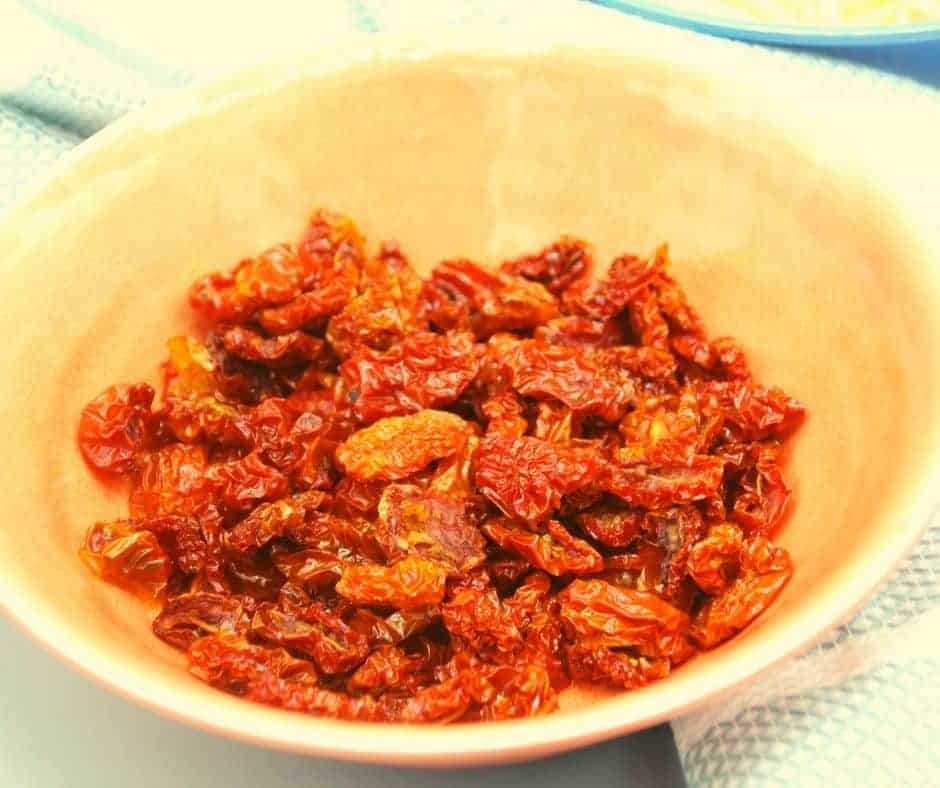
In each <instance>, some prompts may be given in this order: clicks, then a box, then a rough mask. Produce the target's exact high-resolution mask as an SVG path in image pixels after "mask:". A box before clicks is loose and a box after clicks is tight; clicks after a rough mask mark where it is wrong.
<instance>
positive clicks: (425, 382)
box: [340, 332, 479, 422]
mask: <svg viewBox="0 0 940 788" xmlns="http://www.w3.org/2000/svg"><path fill="white" fill-rule="evenodd" d="M478 367H479V353H478V352H477V348H476V347H475V346H474V342H473V337H472V335H470V334H466V333H454V334H447V335H441V334H431V333H428V332H418V333H414V334H409V335H408V336H406V337H405V338H404V339H403V340H402V341H401V342H400V343H398V344H396V345H394V346H393V347H391V348H389V349H388V350H386V351H376V350H372V349H370V348H360V349H359V350H358V351H357V352H355V353H353V354H352V355H351V356H350V357H349V358H347V359H346V361H344V362H343V364H342V366H341V367H340V371H341V372H342V375H343V380H344V381H345V382H346V387H347V396H348V397H349V398H350V400H352V410H353V412H354V413H355V414H356V416H358V418H359V419H360V420H361V421H364V422H372V421H375V420H377V419H381V418H385V417H386V416H403V415H407V414H409V413H416V412H418V411H420V410H423V409H425V408H440V407H443V406H445V405H450V404H451V403H453V402H454V401H455V400H456V399H457V398H458V397H459V396H460V395H461V393H463V390H464V389H465V388H466V387H467V386H468V385H469V384H470V381H472V380H473V378H474V377H475V376H476V374H477V369H478Z"/></svg>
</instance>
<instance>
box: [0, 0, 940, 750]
mask: <svg viewBox="0 0 940 788" xmlns="http://www.w3.org/2000/svg"><path fill="white" fill-rule="evenodd" d="M597 10H600V9H597ZM611 13H612V12H609V11H602V13H601V14H600V16H597V15H589V18H590V19H592V20H594V19H596V20H597V21H599V22H601V23H602V25H601V26H600V27H596V26H594V25H588V27H587V29H586V32H588V33H589V36H588V37H587V38H579V36H580V32H576V31H575V29H574V27H573V26H572V27H570V28H568V29H566V30H565V31H564V32H562V33H559V32H558V30H557V29H549V30H547V31H543V32H544V33H545V34H544V35H543V34H542V33H536V32H535V31H532V32H530V33H529V34H528V35H527V36H526V37H524V39H523V40H520V38H519V37H514V36H505V37H501V36H499V35H497V36H495V37H494V35H493V31H492V30H487V31H486V32H485V35H482V36H475V35H468V34H467V32H466V31H461V33H460V34H459V35H458V36H453V35H443V36H439V37H437V38H436V39H435V40H434V41H433V43H432V42H429V41H428V40H427V39H415V38H414V37H413V36H407V35H406V36H402V35H397V34H353V35H350V36H349V37H348V40H347V39H346V38H342V39H336V41H335V42H334V44H335V47H333V48H330V49H329V50H328V51H325V52H323V53H318V54H316V55H307V56H303V57H300V58H297V57H292V58H288V59H286V60H285V61H276V62H275V63H274V64H273V65H272V64H265V65H262V66H260V67H256V68H250V69H247V70H243V71H241V72H238V73H237V74H236V75H235V76H231V75H223V76H221V77H219V78H217V79H215V80H213V81H212V82H210V83H209V84H207V85H205V86H195V87H190V88H186V89H183V90H181V91H179V92H176V93H173V94H171V95H168V96H164V97H161V98H159V99H157V100H155V101H154V102H153V103H152V104H150V105H148V106H147V107H146V108H144V109H142V110H139V111H137V112H134V113H131V114H130V115H128V116H126V117H124V118H122V119H120V120H119V121H117V122H116V123H114V124H113V125H111V126H109V127H108V128H107V129H105V130H104V131H103V132H100V133H99V134H96V135H95V136H93V137H92V138H90V139H89V140H87V141H86V142H83V143H82V144H81V145H79V146H78V147H77V148H76V149H74V150H73V151H71V152H69V153H68V154H66V156H65V157H64V159H63V161H62V164H61V166H60V167H58V168H57V169H56V171H55V173H54V174H53V175H52V176H51V177H50V178H48V179H47V180H46V181H45V183H44V184H42V185H40V186H39V187H37V188H36V190H35V191H34V192H33V193H32V194H31V195H30V196H29V197H27V198H25V199H24V200H22V201H21V202H20V203H19V205H18V206H16V207H15V208H14V209H13V210H11V211H10V212H9V213H8V214H7V216H6V217H5V220H4V221H3V222H2V223H0V235H2V233H3V230H4V229H5V228H8V227H11V226H13V225H15V223H16V221H17V217H19V216H21V215H28V213H29V212H30V211H31V210H32V208H33V207H34V206H35V205H37V204H38V205H41V204H42V201H43V200H44V199H45V198H46V197H47V196H49V195H50V193H53V194H54V192H55V188H56V186H57V185H58V184H60V183H61V182H62V181H63V180H64V179H65V178H67V177H68V176H69V175H71V174H72V173H73V172H74V171H75V169H76V167H77V166H78V165H80V164H81V163H83V162H88V161H90V160H92V159H93V158H94V157H95V156H96V155H97V154H98V152H99V151H102V150H105V149H107V148H108V147H109V146H110V145H111V144H112V142H113V141H116V140H119V139H121V138H123V137H125V136H126V135H131V134H134V133H135V132H138V131H141V130H144V129H148V128H153V127H157V128H167V127H172V126H173V124H178V123H181V122H184V121H185V119H186V117H187V116H188V114H189V112H191V111H192V110H193V109H194V108H195V109H199V110H200V111H202V112H205V111H208V110H210V109H211V108H212V107H213V106H215V103H216V102H223V103H224V102H229V101H239V100H243V99H246V98H250V97H251V96H253V95H257V94H261V93H264V92H267V91H269V90H271V89H272V84H271V82H270V81H267V82H265V81H264V80H261V81H260V83H259V80H258V78H257V77H258V75H259V73H260V74H263V75H273V76H276V77H277V79H279V80H281V81H280V82H277V80H275V81H276V82H277V84H278V85H286V84H289V83H290V82H291V81H292V80H295V79H299V78H306V77H310V76H316V75H319V74H322V73H332V72H338V71H342V70H345V69H348V68H350V67H353V66H356V65H360V64H363V63H366V62H369V61H371V60H373V59H374V58H380V59H388V58H391V59H398V58H402V57H404V58H433V57H440V56H448V55H452V54H454V53H465V54H472V55H473V56H474V57H476V58H481V59H487V58H497V59H504V58H507V57H517V56H525V55H533V54H549V53H550V54H556V55H557V54H559V53H562V54H563V55H565V56H571V57H585V56H589V57H593V56H595V55H598V54H600V53H604V54H605V56H610V57H615V58H618V59H619V60H623V61H624V62H628V61H629V58H630V57H632V56H633V52H630V54H629V55H625V54H624V53H623V51H622V45H623V44H624V43H628V44H629V43H631V42H633V41H634V38H633V37H634V36H635V35H636V33H637V31H636V29H630V28H620V29H619V31H617V30H614V31H613V32H612V31H611V28H616V26H611V25H609V24H603V23H609V21H610V20H609V16H607V15H609V14H611ZM651 27H656V26H651ZM611 36H613V37H612V38H611ZM683 38H684V39H685V40H686V41H687V42H688V41H689V40H692V41H694V42H695V43H696V48H697V49H701V50H702V53H703V54H701V55H695V54H693V55H692V56H690V55H689V54H688V51H686V54H684V55H683V56H681V57H680V56H678V55H675V54H674V53H670V54H669V55H662V54H660V50H659V49H658V47H659V46H661V44H662V41H664V40H665V41H673V42H674V41H675V40H676V39H679V40H681V39H683ZM653 39H654V40H653V41H652V42H650V41H647V44H648V46H646V48H645V49H644V54H645V55H646V56H648V58H649V59H652V60H655V58H657V57H658V58H659V60H658V61H657V62H658V63H660V64H661V65H663V66H664V67H666V66H668V67H674V66H676V65H692V64H694V65H701V66H704V65H705V64H706V63H707V64H708V67H709V69H712V70H711V71H709V72H707V73H709V74H710V75H711V76H714V77H716V78H720V80H721V81H722V83H729V84H733V85H736V86H737V87H738V88H740V89H741V90H745V89H746V90H747V91H748V94H749V95H750V94H752V93H753V90H752V89H751V88H747V86H746V84H745V83H744V82H742V81H739V80H737V79H736V78H732V77H728V76H727V75H726V74H722V75H720V76H719V70H718V69H716V66H715V64H714V63H712V62H711V61H709V57H711V56H714V57H715V58H716V59H717V62H720V61H721V60H722V59H727V57H729V56H730V57H732V60H734V59H735V58H737V57H741V58H745V59H748V60H753V61H754V62H757V61H758V60H760V59H766V60H765V62H768V63H770V62H775V61H774V60H772V57H773V53H768V52H762V51H758V50H754V49H752V48H746V47H740V46H739V45H734V44H729V42H723V41H718V40H717V39H707V38H703V37H700V36H695V35H694V34H688V33H685V32H684V31H676V30H668V29H665V28H657V31H656V33H655V35H654V36H653ZM612 42H613V43H615V44H617V46H613V47H612V46H610V44H611V43H612ZM642 48H643V47H641V49H642ZM720 53H724V54H721V56H720V57H719V54H720ZM731 73H735V72H731ZM846 76H847V75H843V76H840V79H843V78H846ZM938 106H940V105H938ZM938 117H940V115H938ZM86 177H87V174H86ZM938 259H940V258H938ZM938 291H940V287H938ZM935 352H937V353H938V354H940V343H938V350H937V351H935ZM908 489H909V490H910V491H911V492H910V493H909V494H908V495H907V496H906V498H905V500H904V501H903V502H901V503H899V504H898V505H897V506H896V507H895V509H894V513H895V516H896V517H897V518H898V519H899V522H901V523H902V525H903V526H904V527H899V528H898V529H897V530H896V531H895V532H893V533H892V534H891V537H890V538H889V539H887V540H885V541H883V542H879V543H878V544H877V546H876V547H868V548H866V549H865V550H862V551H860V552H859V554H858V555H857V556H856V557H855V558H854V560H852V561H851V562H850V563H847V564H844V565H843V566H841V567H839V569H838V570H837V571H836V572H835V573H833V575H832V576H831V577H829V578H827V580H826V582H825V583H824V584H823V586H822V587H820V589H819V591H818V592H817V593H816V595H815V598H814V599H813V600H811V601H808V602H807V603H806V604H805V605H804V607H802V609H801V611H800V613H799V615H798V616H794V617H793V620H792V621H791V622H789V623H788V626H787V627H784V628H781V629H780V630H778V631H777V632H776V633H773V632H771V633H770V634H769V635H768V634H766V633H765V634H764V636H762V637H757V638H751V639H749V640H748V641H746V642H742V643H741V644H740V646H739V662H740V664H741V665H743V666H745V669H744V670H742V671H740V672H737V673H735V674H734V675H729V674H730V671H728V670H727V669H724V670H721V669H714V668H712V667H711V666H709V668H708V669H707V670H705V669H701V670H699V671H697V672H696V675H695V676H694V678H691V679H690V680H689V681H688V682H686V683H683V684H675V683H670V682H669V681H666V682H660V683H658V684H657V685H655V693H653V694H650V693H649V692H648V691H647V690H645V689H641V690H637V691H633V692H630V693H624V694H623V695H622V696H619V697H616V698H612V699H610V700H606V701H604V702H601V703H597V704H593V705H591V706H588V707H585V708H583V709H578V710H574V711H570V712H566V713H565V714H563V715H549V716H546V717H538V718H529V719H523V720H518V721H506V722H500V723H495V724H489V725H474V726H452V727H434V726H432V727H421V728H420V734H418V735H416V732H417V731H416V728H415V726H409V725H401V724H381V725H370V726H369V727H368V730H366V729H364V727H363V724H362V723H351V722H342V721H335V720H327V719H322V718H306V717H301V716H300V715H295V714H291V713H290V712H282V711H278V710H267V711H269V712H271V713H270V714H265V715H259V714H258V712H257V707H255V706H254V705H252V704H248V703H245V702H244V701H243V700H240V699H236V698H231V697H229V696H225V695H223V694H222V693H217V694H218V696H219V697H218V699H217V700H214V701H213V702H211V703H206V704H204V705H201V706H198V707H194V708H190V709H183V708H181V707H180V706H179V704H176V703H174V695H173V694H172V693H169V692H166V690H165V689H163V690H162V691H161V685H162V682H161V681H159V680H157V679H156V678H154V677H153V676H149V675H145V674H143V673H137V672H135V671H134V670H132V669H131V668H129V666H128V665H126V664H124V663H122V662H121V661H119V660H116V659H114V658H113V657H112V656H111V655H110V654H109V653H108V651H107V649H105V648H102V647H101V646H100V645H96V644H95V643H94V642H92V641H90V640H88V639H86V638H83V637H81V636H80V635H78V634H77V633H76V632H73V631H70V630H68V629H66V628H65V627H59V626H58V625H56V624H55V623H54V622H50V621H49V620H47V619H45V618H43V616H42V615H41V613H40V612H39V611H38V610H37V608H36V606H35V605H34V604H33V603H32V602H31V601H30V600H29V598H28V597H25V596H24V595H22V594H18V593H17V591H16V589H15V588H14V587H13V586H12V585H10V584H9V582H8V581H7V580H6V578H4V577H3V576H2V575H0V610H2V611H3V612H4V613H5V614H6V615H7V616H8V617H9V618H10V619H11V620H13V621H15V622H16V623H17V624H18V625H19V626H20V627H21V628H22V629H23V630H24V631H26V632H27V633H28V634H29V635H31V636H32V637H33V638H34V639H35V640H36V641H38V642H39V643H40V644H41V645H42V646H43V647H45V648H46V649H47V650H48V651H50V652H52V653H53V654H55V655H56V656H58V657H59V658H60V659H61V660H62V661H64V662H65V663H66V664H68V665H70V666H72V667H73V668H74V669H76V670H77V671H78V672H80V673H81V674H83V675H85V676H87V677H89V678H91V679H92V680H93V681H95V682H96V683H97V684H99V685H100V686H103V687H105V688H107V689H109V690H111V691H113V692H115V693H116V694H118V695H120V696H121V697H123V698H125V699H127V700H130V701H132V702H134V703H136V704H138V705H141V706H144V707H146V708H148V709H150V710H152V711H155V712H157V713H159V714H161V715H162V716H165V717H168V718H170V719H173V720H176V721H178V722H183V723H187V724H191V725H195V726H197V727H199V728H201V729H203V730H207V731H210V732H212V733H216V734H221V735H225V736H228V737H232V738H235V739H239V740H242V741H245V742H248V743H251V744H255V745H261V746H267V747H273V748H276V749H281V750H287V751H292V752H297V753H304V754H310V755H320V756H328V757H333V758H339V759H343V760H353V761H361V762H372V763H384V764H389V765H400V766H422V767H455V766H461V767H463V766H470V765H483V764H492V763H506V762H512V761H520V760H529V759H532V758H537V757H542V756H546V755H550V754H554V753H558V752H562V751H566V750H571V749H576V748H579V747H583V746H587V745H589V744H593V743H596V742H599V741H602V740H604V739H609V738H613V737H615V736H618V735H622V734H625V733H628V732H631V731H635V730H639V729H642V728H644V727H648V726H651V725H654V724H657V723H660V722H663V721H665V720H667V719H669V718H673V717H676V716H680V715H682V714H686V713H688V712H691V711H693V710H695V709H698V708H701V707H703V706H705V705H707V704H710V703H715V702H719V701H720V700H721V699H722V698H724V697H726V696H727V695H728V694H729V693H731V692H733V691H734V690H735V689H736V688H738V687H739V686H740V685H742V684H744V683H745V682H747V681H749V680H752V679H754V678H755V677H757V676H759V675H761V674H763V673H765V672H767V671H769V670H771V669H772V668H773V667H774V666H775V665H777V664H779V663H780V662H781V661H782V660H784V659H786V658H788V657H790V656H792V655H794V654H796V653H799V652H801V651H803V650H804V649H806V648H807V647H808V646H809V645H811V644H812V643H814V642H815V641H816V639H817V638H818V637H819V636H820V635H821V634H822V633H823V632H825V631H827V630H829V629H830V628H831V627H833V626H836V625H837V624H839V623H840V622H842V621H844V620H845V619H846V618H847V617H849V616H851V615H852V614H853V613H854V612H855V611H856V610H858V609H859V608H860V607H861V606H862V605H863V604H864V602H865V601H866V600H867V599H869V598H870V597H871V595H872V594H873V593H874V592H875V591H876V590H877V588H878V587H879V586H880V585H881V584H882V583H883V582H884V579H885V578H886V577H887V576H888V575H889V573H890V572H891V570H892V569H893V568H894V567H895V566H897V565H898V563H899V562H900V561H901V560H902V559H903V558H904V556H905V555H906V553H907V552H908V551H909V549H910V548H911V547H912V545H913V544H914V543H915V542H916V540H917V539H918V538H919V536H920V534H921V533H922V531H923V530H924V528H925V527H926V525H927V524H928V522H929V521H930V519H931V517H932V516H933V514H934V513H935V512H936V510H937V507H938V499H940V495H938V494H936V493H933V492H932V491H933V490H940V441H937V444H936V445H934V446H933V447H932V448H931V454H930V461H929V462H927V463H925V465H924V467H923V468H922V469H921V470H920V474H919V478H918V480H917V482H916V483H912V484H911V485H910V486H909V488H908ZM719 667H720V666H719ZM692 690H695V691H692ZM253 710H254V715H257V716H253V713H252V712H253ZM311 731H315V738H313V737H312V736H311ZM364 734H365V735H364Z"/></svg>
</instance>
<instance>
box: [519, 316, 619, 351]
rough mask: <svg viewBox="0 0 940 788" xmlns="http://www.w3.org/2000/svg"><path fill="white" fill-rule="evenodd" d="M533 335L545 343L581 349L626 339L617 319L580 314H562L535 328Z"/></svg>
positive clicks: (611, 345) (611, 343)
mask: <svg viewBox="0 0 940 788" xmlns="http://www.w3.org/2000/svg"><path fill="white" fill-rule="evenodd" d="M533 337H534V338H535V339H536V340H537V341H539V342H542V343H544V344H546V345H567V346H569V347H576V348H582V349H588V348H610V347H614V346H615V345H623V344H624V343H625V342H626V341H627V337H626V335H625V334H624V331H623V329H622V328H621V327H620V323H619V322H618V321H617V320H614V319H611V320H592V319H591V318H589V317H582V316H581V315H562V316H561V317H556V318H555V319H553V320H549V321H548V322H547V323H545V324H543V325H541V326H539V327H538V328H536V329H535V332H534V333H533Z"/></svg>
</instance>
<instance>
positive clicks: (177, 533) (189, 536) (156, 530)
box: [134, 514, 208, 575]
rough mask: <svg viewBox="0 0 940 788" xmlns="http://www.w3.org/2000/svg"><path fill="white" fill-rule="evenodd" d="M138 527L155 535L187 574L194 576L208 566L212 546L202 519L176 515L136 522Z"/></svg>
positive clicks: (135, 524)
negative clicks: (207, 538) (204, 530)
mask: <svg viewBox="0 0 940 788" xmlns="http://www.w3.org/2000/svg"><path fill="white" fill-rule="evenodd" d="M134 528H135V529H136V530H138V531H150V532H151V533H152V534H154V535H155V536H156V537H157V540H158V541H159V542H160V545H161V546H162V547H163V549H164V550H165V551H166V552H167V554H168V555H169V556H170V558H171V560H172V561H173V564H174V565H175V566H176V568H177V569H178V570H179V571H180V572H182V573H183V574H187V575H194V574H196V573H197V572H201V571H202V570H203V569H205V565H206V559H207V557H208V548H207V546H206V538H205V535H204V534H203V531H202V523H201V522H200V521H199V519H198V518H196V517H191V516H186V517H184V516H181V515H175V514H170V515H165V516H163V517H150V518H145V519H143V520H137V521H135V522H134Z"/></svg>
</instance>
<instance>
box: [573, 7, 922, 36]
mask: <svg viewBox="0 0 940 788" xmlns="http://www.w3.org/2000/svg"><path fill="white" fill-rule="evenodd" d="M591 2H593V3H596V4H597V5H602V6H606V7H607V8H613V9H616V10H617V11H624V12H626V13H629V14H635V15H636V16H641V17H644V18H645V19H652V20H653V21H655V22H664V23H666V24H669V25H675V26H676V27H685V28H688V29H690V30H698V31H700V32H702V33H712V34H714V35H719V36H725V37H727V38H737V39H741V40H744V41H762V42H765V43H772V44H788V45H790V46H813V47H868V46H884V45H886V44H912V43H918V42H922V41H935V40H940V20H937V21H935V22H919V23H917V24H908V25H890V26H882V27H875V26H869V27H857V26H856V27H813V26H810V25H781V24H770V23H765V22H750V21H747V20H743V19H742V20H737V19H733V18H727V19H725V18H722V17H718V16H711V15H709V14H696V13H690V12H687V11H682V10H679V9H673V8H667V7H665V6H662V5H658V4H656V3H647V2H642V0H591Z"/></svg>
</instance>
